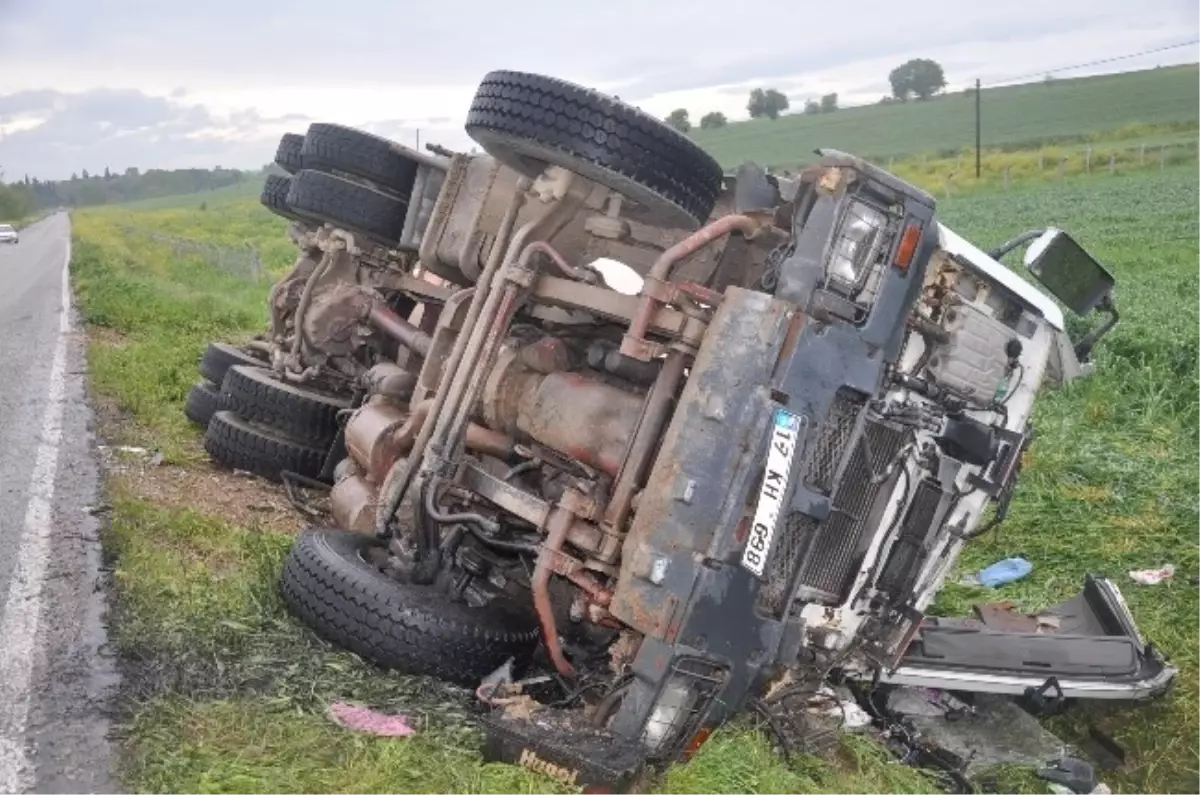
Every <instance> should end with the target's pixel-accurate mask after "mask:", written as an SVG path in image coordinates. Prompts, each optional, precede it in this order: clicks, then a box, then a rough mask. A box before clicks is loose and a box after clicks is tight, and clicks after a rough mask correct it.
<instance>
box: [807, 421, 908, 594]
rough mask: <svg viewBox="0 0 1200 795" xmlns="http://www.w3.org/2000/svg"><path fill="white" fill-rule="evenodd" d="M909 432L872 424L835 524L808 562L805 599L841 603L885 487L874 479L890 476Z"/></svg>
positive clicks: (823, 530) (838, 498)
mask: <svg viewBox="0 0 1200 795" xmlns="http://www.w3.org/2000/svg"><path fill="white" fill-rule="evenodd" d="M906 436H907V431H906V430H905V429H904V428H902V427H900V426H896V425H892V424H888V423H884V422H879V421H868V422H867V423H866V424H865V426H864V428H863V432H862V435H861V436H860V437H859V441H858V442H857V443H856V444H855V445H854V447H853V449H852V450H851V452H850V461H849V463H848V464H847V466H846V470H845V474H844V475H843V477H842V481H841V484H840V486H839V488H838V490H837V494H836V495H835V496H834V499H833V506H832V509H831V510H830V512H829V518H828V519H826V520H825V522H824V523H823V524H822V525H821V527H820V529H819V530H818V531H817V535H816V539H815V541H814V543H813V547H812V551H811V552H810V553H809V554H808V555H807V556H806V557H805V560H804V567H803V569H802V573H801V577H800V582H801V584H802V585H803V587H804V591H803V595H804V598H805V599H808V600H812V601H818V602H823V603H826V604H830V603H836V602H840V601H841V600H842V598H843V596H844V592H845V589H846V587H847V586H848V585H849V582H850V579H851V575H852V574H853V573H854V571H853V570H854V566H855V563H856V561H857V560H858V557H859V555H858V552H859V546H860V541H861V540H862V536H863V531H864V530H865V529H866V527H867V524H868V521H869V520H870V519H871V517H870V513H871V510H872V508H873V507H874V506H875V502H876V499H877V498H878V497H879V491H880V489H881V488H882V486H883V483H882V482H879V483H876V482H873V478H874V477H875V476H876V475H878V474H881V473H882V472H883V471H885V470H886V468H887V466H888V464H889V463H891V462H892V461H893V460H894V459H895V457H896V454H897V453H899V452H900V448H901V447H902V446H903V445H904V440H905V438H906Z"/></svg>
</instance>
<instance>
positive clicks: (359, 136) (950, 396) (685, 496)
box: [196, 72, 1174, 783]
mask: <svg viewBox="0 0 1200 795" xmlns="http://www.w3.org/2000/svg"><path fill="white" fill-rule="evenodd" d="M467 130H468V132H469V133H470V134H471V135H472V136H473V137H474V139H475V140H476V141H477V142H479V144H480V145H481V146H482V147H483V149H484V150H485V154H477V155H465V154H454V153H448V152H444V151H439V152H437V153H435V154H433V155H425V154H420V153H417V152H413V151H411V150H408V149H405V148H404V147H400V146H398V145H396V144H392V143H390V142H386V141H383V140H382V139H377V138H375V137H373V136H368V135H366V134H364V133H359V132H357V131H353V130H348V129H347V128H340V127H337V126H336V125H313V127H312V128H310V130H309V132H308V134H307V135H306V136H303V137H301V136H292V137H288V136H285V138H284V140H283V141H282V142H281V146H280V155H279V156H278V157H277V162H279V163H280V165H281V166H282V167H284V169H285V170H287V171H289V172H290V173H291V175H290V176H289V177H273V178H272V179H271V180H270V181H268V184H267V186H266V188H265V190H264V195H263V202H264V204H266V205H267V206H268V207H270V208H271V209H273V210H275V211H276V212H279V213H280V214H281V215H284V216H286V217H288V218H289V219H292V220H294V221H295V223H294V224H293V226H292V230H291V235H292V238H293V240H294V242H295V243H296V244H297V246H298V248H299V252H300V253H299V256H298V258H297V261H296V264H295V266H294V268H293V270H292V271H291V272H290V273H289V274H287V276H285V277H284V278H283V279H282V280H281V281H280V282H279V283H278V284H277V285H276V286H275V287H274V288H273V290H272V292H271V296H270V306H271V309H272V328H271V330H270V333H269V334H267V335H265V336H264V337H263V338H262V339H260V340H258V341H256V342H255V343H253V344H252V345H251V346H250V347H249V348H248V349H247V350H245V351H234V350H231V349H228V348H219V349H210V352H209V354H208V355H206V359H205V362H207V363H208V365H209V369H208V372H206V376H207V377H209V380H210V381H212V382H213V385H212V386H208V387H204V389H206V390H208V391H209V392H211V393H212V394H213V395H215V397H213V398H212V402H211V405H209V407H208V409H209V410H208V411H207V412H203V411H199V410H198V411H197V412H196V413H197V419H198V420H199V421H202V422H204V423H205V424H207V426H208V432H207V437H206V444H207V446H208V449H209V451H210V453H212V455H213V457H214V458H215V459H216V460H218V461H220V462H223V463H226V464H229V465H231V466H238V467H240V468H243V469H250V470H251V471H254V472H257V473H258V474H262V475H264V476H267V477H273V478H276V479H282V480H284V481H285V482H288V483H301V484H309V485H311V484H313V483H317V484H319V483H322V482H324V483H326V484H328V486H329V487H330V489H331V491H330V503H331V506H332V516H333V524H334V525H335V527H336V529H329V530H321V531H310V532H308V533H306V534H304V535H302V536H301V537H300V538H299V539H298V541H297V543H296V546H295V548H294V549H293V551H292V554H291V556H290V557H289V559H288V562H287V565H286V567H285V571H284V576H283V583H282V587H283V593H284V597H285V600H286V601H287V603H288V604H289V606H290V607H291V609H292V610H293V612H295V614H296V615H297V616H298V617H299V618H300V619H301V620H303V621H305V622H306V623H307V624H309V625H310V626H312V627H313V628H314V629H315V630H316V631H317V632H318V633H320V634H322V635H323V636H325V637H326V638H328V639H329V640H331V641H333V642H334V643H337V644H339V645H342V646H345V647H347V648H350V649H352V650H354V651H357V652H358V653H360V654H362V655H363V656H365V657H367V658H368V659H371V660H373V661H375V662H377V663H380V664H382V665H386V666H389V667H396V668H400V669H402V670H405V671H409V672H412V673H418V674H431V675H435V676H439V677H442V678H444V679H448V680H450V681H454V682H457V683H459V684H463V685H467V686H471V687H479V686H480V685H481V682H482V683H483V685H482V687H481V689H480V691H479V692H480V696H481V698H482V699H483V700H484V701H485V702H488V703H493V702H496V703H498V702H499V700H500V699H499V696H498V694H499V693H500V692H502V690H501V689H499V688H501V686H503V685H507V684H510V683H511V682H512V681H513V680H514V679H520V678H521V676H522V674H523V672H525V671H526V670H529V669H530V668H531V667H532V668H540V669H544V670H548V671H550V672H551V676H552V677H553V678H554V680H555V681H557V682H558V683H559V686H560V687H561V689H562V691H563V692H558V693H557V694H556V695H555V696H554V697H553V698H551V699H550V700H551V701H555V702H558V703H559V704H560V706H559V707H557V708H551V707H542V708H539V709H538V711H537V714H538V716H539V718H538V719H536V720H531V719H529V717H528V715H525V714H524V713H522V714H521V715H520V716H518V717H514V716H513V714H512V713H513V711H512V710H509V709H505V708H503V707H501V708H500V709H499V711H498V712H497V713H496V714H495V715H494V716H493V719H492V726H493V731H494V734H493V740H494V742H493V745H494V751H495V752H496V753H498V754H502V755H504V757H505V758H507V759H510V760H512V761H518V762H522V763H524V764H527V765H529V766H533V767H538V768H539V769H542V770H544V771H547V772H550V773H551V774H553V775H557V776H559V777H560V778H563V779H564V780H567V779H570V780H573V781H576V782H577V783H578V782H584V781H589V780H596V779H597V777H601V778H605V780H607V781H609V782H610V783H611V782H612V781H614V780H618V779H619V780H621V781H625V782H626V783H628V781H629V780H630V779H629V776H630V775H632V771H634V770H636V769H637V768H639V767H640V766H641V765H642V764H644V763H645V762H646V761H647V760H649V761H651V762H669V761H673V760H675V759H678V758H680V757H682V756H685V755H686V754H688V753H690V752H691V751H693V750H694V749H695V748H696V747H698V744H699V743H702V742H703V740H704V739H705V738H706V737H707V736H708V734H709V733H711V731H712V730H713V729H714V728H715V727H717V726H719V725H720V724H721V723H722V722H723V721H725V720H727V719H728V718H730V717H731V716H732V715H734V714H735V713H737V712H738V711H740V710H742V709H743V708H745V706H746V705H747V704H748V703H749V702H750V701H752V700H753V699H757V698H759V697H760V696H762V695H763V694H765V693H769V692H770V691H771V690H772V688H773V687H776V688H777V687H778V685H779V683H780V682H782V681H785V680H787V679H788V678H789V677H790V678H792V679H795V680H799V681H804V682H807V683H808V685H805V686H814V687H815V686H816V685H819V684H820V682H821V681H822V680H823V679H824V678H826V677H827V676H830V675H838V676H842V677H844V678H847V679H849V680H858V681H863V682H868V683H872V684H873V685H874V686H887V685H888V684H916V685H921V686H926V687H939V688H945V689H951V690H964V691H978V692H996V693H1010V694H1016V695H1022V694H1025V693H1026V692H1027V691H1029V690H1030V689H1033V690H1037V689H1039V688H1041V687H1042V686H1043V685H1045V684H1046V683H1047V682H1049V681H1050V680H1053V681H1054V682H1055V684H1056V686H1058V687H1059V688H1060V689H1061V691H1062V693H1063V694H1064V695H1065V696H1066V697H1080V698H1089V697H1091V698H1128V699H1137V698H1143V697H1148V696H1151V695H1157V694H1158V693H1160V692H1162V691H1163V690H1164V689H1165V688H1166V686H1167V685H1168V684H1169V682H1170V680H1171V679H1172V677H1173V676H1174V669H1172V668H1170V667H1169V666H1167V665H1166V663H1165V662H1164V660H1163V659H1162V657H1161V656H1160V655H1159V654H1158V652H1157V651H1156V650H1155V649H1154V648H1153V647H1152V646H1150V645H1149V644H1146V643H1145V642H1144V641H1143V640H1142V639H1141V638H1140V636H1139V635H1138V633H1137V630H1136V628H1135V626H1134V624H1133V620H1132V617H1131V616H1130V614H1129V611H1128V610H1127V609H1126V608H1125V606H1124V603H1123V601H1122V599H1121V597H1120V592H1119V590H1117V589H1116V587H1115V586H1114V585H1113V584H1111V583H1109V582H1107V581H1103V580H1089V581H1088V582H1087V583H1086V584H1085V588H1084V591H1083V593H1082V594H1081V596H1080V597H1079V599H1078V600H1076V601H1073V602H1071V603H1068V604H1066V605H1064V606H1062V607H1061V608H1059V609H1057V611H1056V612H1054V613H1053V614H1054V615H1055V616H1056V618H1055V623H1054V631H1047V630H1046V629H1045V627H1044V626H1041V625H1038V624H1036V622H1035V623H1034V624H1033V625H1031V626H1024V625H1020V626H1015V627H1014V626H1005V627H1003V628H997V627H995V626H989V625H988V624H987V622H986V621H983V622H978V621H977V622H975V623H970V622H968V623H961V622H960V623H955V622H953V621H948V620H945V619H931V618H926V617H925V611H926V609H927V608H928V607H929V605H930V603H931V602H932V600H933V599H934V597H935V596H936V594H937V592H938V590H939V589H940V587H941V585H942V582H943V580H944V579H945V577H946V576H947V574H948V572H949V571H950V569H951V568H952V566H953V564H954V562H955V560H956V559H957V557H958V554H959V552H960V551H961V549H962V546H963V545H964V544H965V543H968V542H969V541H970V540H971V539H972V538H974V537H977V536H979V535H981V534H982V533H985V532H987V531H988V530H989V529H991V528H992V527H994V526H995V525H996V524H997V523H999V522H1000V521H1001V520H1002V519H1003V517H1004V514H1005V512H1006V511H1007V507H1008V504H1009V501H1010V500H1011V499H1012V496H1013V490H1014V488H1015V485H1016V483H1017V480H1018V477H1019V472H1020V466H1021V456H1022V454H1023V453H1024V451H1025V450H1026V449H1027V448H1028V446H1029V445H1030V444H1031V443H1032V441H1033V431H1032V424H1031V416H1032V413H1033V407H1034V404H1035V401H1036V399H1037V397H1038V394H1039V390H1040V389H1041V388H1042V387H1043V386H1044V385H1046V384H1049V383H1051V382H1064V381H1068V380H1070V379H1072V378H1075V377H1078V376H1079V375H1080V374H1081V373H1082V372H1083V371H1084V370H1085V369H1086V367H1087V359H1088V356H1089V354H1090V351H1091V348H1092V347H1093V346H1094V345H1095V343H1096V341H1097V340H1098V339H1099V337H1100V336H1101V335H1102V334H1104V333H1106V332H1107V331H1108V330H1110V329H1111V327H1112V326H1113V325H1114V324H1115V322H1116V318H1117V315H1116V309H1115V305H1114V303H1113V299H1112V290H1113V283H1112V280H1111V277H1109V276H1108V274H1107V272H1105V271H1104V270H1103V268H1101V267H1100V266H1099V264H1098V263H1096V262H1095V261H1094V260H1092V259H1091V258H1090V257H1088V256H1087V255H1086V253H1084V252H1083V251H1082V249H1079V248H1078V246H1077V245H1076V244H1075V243H1074V241H1072V240H1071V239H1070V238H1069V237H1067V236H1066V235H1065V233H1063V232H1061V231H1060V230H1054V229H1051V230H1038V231H1037V232H1036V233H1032V234H1029V235H1026V236H1023V237H1022V238H1018V239H1015V240H1014V241H1010V243H1009V244H1006V246H1005V247H1001V248H1000V249H997V250H996V251H994V252H992V253H991V254H988V253H984V252H983V251H981V250H979V249H978V248H976V247H975V246H973V245H972V244H971V243H969V242H967V241H965V240H963V239H962V238H960V237H959V236H957V235H956V234H954V233H953V232H952V231H951V230H949V229H948V228H946V227H945V226H943V225H942V224H940V223H939V222H938V220H937V215H936V203H935V201H934V199H933V198H932V197H931V196H929V195H928V194H926V193H925V192H923V191H921V190H920V189H918V188H916V187H914V186H912V185H909V184H907V183H905V182H903V181H901V180H899V179H897V178H896V177H894V176H893V175H891V174H889V173H887V172H885V171H882V170H880V169H878V168H876V167H875V166H873V165H871V164H869V163H867V162H865V161H863V160H861V159H859V158H856V157H853V156H851V155H848V154H845V153H842V152H837V151H833V150H823V151H821V152H820V153H819V155H820V158H819V161H818V162H817V163H816V164H815V165H814V166H812V167H811V168H809V169H807V170H805V171H804V172H803V173H802V174H801V175H799V176H798V177H797V178H796V179H781V178H776V177H773V176H770V175H768V174H766V173H765V172H763V171H762V170H761V169H758V168H756V167H753V166H749V165H747V166H744V167H742V168H741V169H739V170H738V172H737V173H736V174H735V175H723V174H722V172H721V170H720V169H719V168H718V167H717V164H716V163H715V161H713V160H712V159H711V158H710V157H708V156H707V155H706V154H705V153H704V152H702V151H701V150H699V149H698V148H697V147H696V146H695V145H694V144H692V143H691V141H689V140H688V139H687V138H686V137H684V136H681V135H679V134H677V133H675V132H674V131H673V130H671V129H669V128H667V127H665V126H664V125H662V124H661V123H660V122H658V121H657V120H654V119H652V118H650V117H648V116H646V115H645V114H642V113H641V112H639V111H637V110H635V109H633V108H630V107H628V106H625V105H623V104H621V103H620V102H618V101H616V100H613V99H611V98H609V97H605V96H603V95H600V94H598V93H596V92H593V91H590V90H587V89H583V88H580V87H578V86H573V85H571V84H568V83H564V82H562V81H559V80H555V79H552V78H545V77H541V76H537V75H527V74H523V73H516V72H495V73H492V74H489V75H488V76H487V77H485V78H484V81H483V83H482V84H481V86H480V88H479V91H478V93H477V94H476V97H475V100H474V101H473V103H472V106H471V109H470V113H469V115H468V120H467ZM297 139H299V140H297ZM1025 243H1032V245H1031V246H1030V248H1029V250H1028V251H1027V253H1026V264H1027V265H1028V267H1029V268H1030V270H1031V272H1032V273H1033V274H1034V275H1035V276H1037V277H1038V278H1039V280H1040V281H1041V282H1042V284H1043V285H1044V287H1045V288H1046V289H1047V290H1049V291H1050V292H1051V294H1053V295H1054V296H1055V298H1057V299H1058V301H1057V302H1056V301H1055V300H1054V299H1053V298H1051V297H1050V296H1049V295H1047V294H1046V293H1045V292H1043V291H1042V290H1041V289H1039V288H1037V287H1034V286H1033V284H1031V283H1030V282H1027V281H1025V280H1024V279H1022V278H1021V277H1019V276H1017V275H1016V274H1015V273H1014V272H1013V271H1010V270H1009V269H1008V268H1007V267H1006V266H1004V265H1002V264H1001V263H1000V262H999V259H1000V257H1001V256H1003V255H1004V254H1005V253H1007V250H1011V249H1015V248H1016V247H1017V246H1019V245H1022V244H1025ZM1060 303H1061V304H1063V305H1065V306H1067V308H1069V309H1071V310H1073V311H1074V312H1076V313H1077V314H1081V315H1085V314H1088V313H1089V312H1091V311H1092V310H1093V309H1096V308H1099V309H1100V310H1101V311H1103V312H1106V313H1107V314H1108V315H1109V320H1108V321H1107V322H1106V323H1103V324H1100V325H1099V326H1098V327H1096V328H1095V329H1094V330H1093V331H1092V332H1091V333H1089V334H1088V335H1087V336H1086V337H1084V338H1083V339H1082V340H1079V341H1077V342H1076V341H1072V340H1071V339H1070V338H1069V337H1068V335H1067V332H1066V329H1065V324H1064V319H1063V313H1062V309H1061V308H1060ZM214 351H215V352H214ZM203 369H204V366H203V363H202V370H203ZM218 384H219V385H220V386H219V389H218V388H217V385H218ZM200 388H201V387H198V389H200ZM197 400H199V398H197ZM989 510H991V511H993V512H994V513H993V515H992V517H991V518H990V519H986V520H985V516H986V515H987V512H988V511H989ZM506 666H507V667H506ZM497 672H501V673H497ZM490 675H495V676H498V677H499V678H495V677H493V678H492V679H487V677H489V676H490ZM564 693H565V695H564ZM539 736H542V740H538V739H537V737H539ZM564 737H570V738H571V742H570V743H566V744H564V742H563V738H564ZM551 738H557V741H555V742H551V741H550V740H551ZM597 744H599V745H597ZM600 745H603V746H605V747H607V748H608V749H609V751H608V752H606V753H605V754H599V753H598V752H595V748H596V747H599V746H600ZM568 746H569V747H568ZM588 749H592V750H588ZM539 766H540V767H539ZM560 774H561V775H560Z"/></svg>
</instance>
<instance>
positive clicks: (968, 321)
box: [927, 296, 1019, 404]
mask: <svg viewBox="0 0 1200 795" xmlns="http://www.w3.org/2000/svg"><path fill="white" fill-rule="evenodd" d="M954 298H956V296H947V304H948V306H947V308H946V310H945V314H944V317H943V321H942V328H943V330H944V331H945V332H946V336H947V341H946V342H945V343H943V344H940V345H937V346H936V347H934V349H933V352H932V355H931V356H930V357H929V363H928V365H927V370H928V373H929V375H930V377H931V378H932V379H933V380H934V381H935V382H936V383H937V384H938V386H940V387H942V388H943V389H946V390H948V391H950V392H952V393H954V394H956V395H959V396H961V397H964V398H967V399H970V400H973V401H975V402H978V403H982V404H988V403H991V402H992V400H993V399H994V398H995V396H996V393H997V391H998V390H999V389H1000V387H1001V385H1002V384H1003V383H1004V382H1005V380H1006V378H1007V374H1008V367H1007V365H1008V357H1007V355H1006V353H1005V351H1006V349H1007V347H1008V344H1009V342H1010V341H1011V340H1012V339H1013V335H1014V332H1013V330H1012V329H1011V328H1009V327H1008V326H1005V325H1004V324H1003V323H1001V322H999V321H998V320H996V319H995V318H993V317H991V316H989V315H987V314H985V313H984V312H983V310H982V309H980V308H979V307H978V306H976V305H974V304H969V303H965V302H962V301H961V300H959V301H955V300H952V299H954ZM1018 342H1019V341H1018Z"/></svg>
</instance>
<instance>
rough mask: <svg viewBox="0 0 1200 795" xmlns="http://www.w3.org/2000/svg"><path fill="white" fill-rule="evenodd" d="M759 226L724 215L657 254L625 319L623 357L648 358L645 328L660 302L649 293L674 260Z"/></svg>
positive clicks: (750, 220)
mask: <svg viewBox="0 0 1200 795" xmlns="http://www.w3.org/2000/svg"><path fill="white" fill-rule="evenodd" d="M760 226H761V224H760V223H759V222H758V221H756V220H754V219H753V218H751V217H750V216H748V215H726V216H724V217H722V218H718V219H717V220H716V221H713V222H712V223H711V224H709V225H708V226H705V227H702V228H700V229H698V230H696V231H695V232H693V233H692V234H690V235H688V236H687V237H685V238H684V239H683V240H680V241H679V242H678V243H676V244H675V245H673V246H671V247H670V248H668V249H667V250H666V251H664V252H663V253H662V254H659V255H658V259H656V260H654V264H653V265H651V266H650V270H649V272H647V273H646V279H645V282H644V283H643V284H642V290H641V297H640V300H639V301H638V306H637V311H636V312H635V313H634V315H633V319H632V320H630V321H629V332H628V333H627V334H626V335H625V340H624V341H622V343H621V353H623V354H625V355H626V356H632V357H634V358H635V359H640V360H641V361H646V360H647V359H648V358H649V357H648V356H647V355H646V354H645V353H644V351H643V350H642V348H644V341H645V337H646V331H647V329H649V328H650V321H651V320H652V319H653V318H654V312H655V311H656V310H657V309H658V307H659V306H660V305H661V303H662V302H661V301H659V300H658V299H656V298H654V297H653V295H652V293H653V292H654V291H655V290H656V289H657V288H658V287H659V286H660V285H661V284H663V283H665V282H666V281H667V280H668V279H670V277H671V270H672V268H674V266H675V264H676V263H677V262H679V261H680V260H682V259H685V258H687V257H690V256H691V255H692V254H695V253H696V252H697V251H699V250H700V249H702V248H704V247H705V246H707V245H708V244H709V243H712V242H713V241H715V240H719V239H721V238H723V237H725V236H726V235H729V234H731V233H733V232H741V233H742V234H743V235H746V236H747V237H750V236H751V235H753V234H754V233H755V232H757V231H758V230H759V228H760Z"/></svg>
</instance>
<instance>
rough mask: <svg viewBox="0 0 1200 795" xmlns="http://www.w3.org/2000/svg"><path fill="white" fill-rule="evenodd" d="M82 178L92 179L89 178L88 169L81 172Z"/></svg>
mask: <svg viewBox="0 0 1200 795" xmlns="http://www.w3.org/2000/svg"><path fill="white" fill-rule="evenodd" d="M80 176H82V177H83V178H84V179H90V177H88V173H87V169H86V168H85V169H84V170H83V171H82V172H81V174H80Z"/></svg>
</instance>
